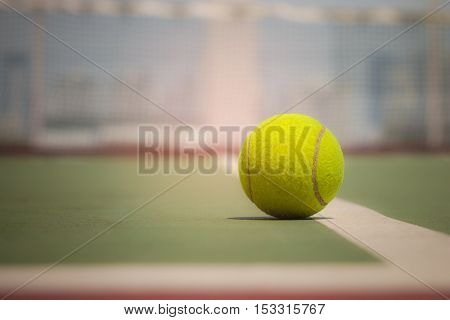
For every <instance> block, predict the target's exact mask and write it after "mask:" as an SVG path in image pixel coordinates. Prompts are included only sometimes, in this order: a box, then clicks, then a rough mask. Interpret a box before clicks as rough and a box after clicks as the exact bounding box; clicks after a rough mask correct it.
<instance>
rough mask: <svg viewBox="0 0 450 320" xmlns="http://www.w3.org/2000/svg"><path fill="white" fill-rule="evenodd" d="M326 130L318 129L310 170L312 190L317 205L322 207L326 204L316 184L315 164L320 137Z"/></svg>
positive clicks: (317, 158)
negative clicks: (317, 202)
mask: <svg viewBox="0 0 450 320" xmlns="http://www.w3.org/2000/svg"><path fill="white" fill-rule="evenodd" d="M326 130H327V128H325V127H322V129H320V132H319V134H318V135H317V140H316V144H315V146H314V156H313V168H312V175H311V179H312V183H313V188H314V195H315V197H316V199H317V201H319V203H320V204H321V205H322V206H326V205H327V203H326V202H325V200H323V198H322V196H321V195H320V192H319V184H318V182H317V162H318V160H319V151H320V142H321V140H322V137H323V135H324V134H325V131H326Z"/></svg>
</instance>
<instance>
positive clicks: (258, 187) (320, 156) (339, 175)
mask: <svg viewBox="0 0 450 320" xmlns="http://www.w3.org/2000/svg"><path fill="white" fill-rule="evenodd" d="M239 175H240V180H241V184H242V187H243V189H244V191H245V193H246V195H247V196H248V198H249V199H250V200H251V201H252V202H253V203H254V204H255V205H256V206H257V207H258V208H259V209H261V210H262V211H264V212H266V213H267V214H269V215H271V216H274V217H276V218H280V219H295V218H306V217H309V216H311V215H313V214H315V213H317V212H319V211H320V210H322V209H323V208H324V207H325V206H326V205H327V204H328V203H329V202H330V201H331V200H332V199H333V198H334V197H335V195H336V193H337V191H338V190H339V187H340V186H341V184H342V180H343V177H344V156H343V154H342V150H341V147H340V145H339V142H338V141H337V139H336V138H335V137H334V135H333V134H332V133H331V132H330V130H328V129H327V128H326V127H325V126H323V125H322V124H321V123H320V122H319V121H317V120H315V119H313V118H311V117H308V116H306V115H301V114H282V115H276V116H273V117H272V118H269V119H267V120H266V121H264V122H262V123H261V124H260V125H259V126H258V127H257V128H256V129H255V130H254V131H253V132H251V134H250V135H249V136H248V137H247V138H246V140H245V142H244V144H243V146H242V149H241V153H240V155H239Z"/></svg>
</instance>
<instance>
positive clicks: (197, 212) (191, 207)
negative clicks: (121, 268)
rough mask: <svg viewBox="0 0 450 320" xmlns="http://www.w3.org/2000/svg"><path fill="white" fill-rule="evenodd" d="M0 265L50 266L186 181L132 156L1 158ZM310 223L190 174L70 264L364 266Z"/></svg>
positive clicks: (233, 185) (218, 180) (360, 255)
mask: <svg viewBox="0 0 450 320" xmlns="http://www.w3.org/2000/svg"><path fill="white" fill-rule="evenodd" d="M0 163H1V164H0V168H1V169H0V170H1V176H2V180H1V192H0V194H1V196H0V197H1V198H0V203H1V216H0V217H1V218H0V235H1V243H2V245H1V246H0V261H1V263H3V264H6V263H8V264H17V263H48V262H52V261H55V260H57V259H59V258H61V257H62V256H64V255H65V254H67V253H68V252H69V251H70V250H72V249H73V248H76V247H77V246H78V245H80V244H81V243H83V242H85V241H86V240H88V239H89V238H91V237H92V236H94V235H95V234H97V233H98V232H100V231H102V230H104V229H105V228H107V227H108V226H110V225H111V224H113V223H114V222H115V221H117V220H118V219H119V218H121V217H122V216H124V215H125V214H127V213H128V212H130V211H131V210H133V209H134V208H136V207H138V206H139V205H141V204H142V203H144V202H145V201H147V200H149V199H151V198H152V197H154V196H155V195H157V194H158V193H160V192H161V190H164V189H165V188H167V187H169V186H170V185H172V184H173V183H175V182H176V181H178V180H179V179H180V178H181V177H182V176H176V175H174V176H138V175H137V174H136V162H135V160H134V159H133V158H120V159H117V158H91V157H61V158H29V159H24V158H3V159H1V162H0ZM374 260H375V258H374V257H372V256H371V255H370V254H368V253H367V252H365V251H363V250H362V249H360V248H358V247H357V246H355V245H353V244H351V243H350V242H348V241H347V240H345V239H343V238H342V237H340V236H339V235H337V234H335V233H334V232H333V231H331V230H329V229H327V228H326V227H325V226H323V225H321V224H319V223H317V222H316V221H314V220H305V221H278V220H273V219H266V216H265V215H264V214H262V213H261V212H260V211H259V210H258V209H256V207H254V205H253V204H252V203H250V202H249V201H248V199H247V198H246V197H245V195H244V193H243V192H242V190H241V187H240V184H239V180H238V179H237V178H236V177H233V176H225V175H223V174H221V175H214V176H202V175H194V176H192V177H190V178H188V179H186V180H185V181H183V182H182V183H180V184H179V185H177V186H176V187H174V188H173V189H172V190H171V191H169V192H167V193H166V194H164V195H162V196H161V197H159V198H158V199H156V200H155V201H153V202H152V203H150V204H149V205H148V206H146V207H145V208H143V209H141V210H139V211H138V212H136V213H134V214H133V215H132V216H130V217H129V218H128V219H126V220H125V221H124V222H122V223H121V224H119V225H117V226H115V227H114V228H113V229H112V230H111V231H109V232H108V233H106V234H104V235H103V236H101V237H100V238H98V239H96V240H95V241H93V242H92V243H91V244H90V245H88V246H87V247H86V248H83V249H82V250H80V251H79V252H78V253H76V254H75V255H73V256H72V257H71V258H70V259H68V260H67V262H92V263H93V262H96V263H98V262H105V263H106V262H120V263H124V262H133V263H135V262H213V263H214V262H220V263H223V262H225V263H226V262H359V261H360V262H366V261H374Z"/></svg>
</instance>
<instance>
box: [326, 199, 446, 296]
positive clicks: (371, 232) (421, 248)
mask: <svg viewBox="0 0 450 320" xmlns="http://www.w3.org/2000/svg"><path fill="white" fill-rule="evenodd" d="M321 215H323V216H325V217H329V218H332V219H331V220H327V219H321V220H318V221H319V222H320V223H322V224H324V225H326V226H327V227H329V228H330V229H332V230H334V231H336V232H337V233H338V234H340V235H342V236H343V237H345V238H347V239H348V240H350V241H352V242H353V243H355V244H357V245H360V246H361V245H362V244H361V242H359V241H358V240H357V239H359V240H361V241H362V242H363V243H364V244H365V245H366V246H368V247H370V248H371V249H372V250H374V251H376V252H377V253H379V254H381V255H382V256H383V257H385V258H387V259H388V260H390V261H391V262H392V263H394V264H396V265H398V266H399V267H401V268H403V269H404V270H406V271H407V272H409V273H411V274H413V275H414V276H416V277H417V278H419V279H420V280H422V281H424V282H425V283H427V284H428V285H430V286H433V287H440V288H446V289H449V288H450V236H449V235H447V234H444V233H440V232H437V231H433V230H429V229H426V228H423V227H420V226H417V225H413V224H410V223H406V222H402V221H399V220H395V219H392V218H389V217H386V216H384V215H382V214H380V213H378V212H376V211H374V210H371V209H368V208H366V207H363V206H360V205H357V204H354V203H351V202H348V201H344V200H341V199H335V200H334V201H333V202H332V205H329V206H328V207H326V208H325V209H324V210H323V211H322V212H321ZM363 247H365V246H363ZM365 249H367V248H365Z"/></svg>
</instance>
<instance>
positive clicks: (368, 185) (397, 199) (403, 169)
mask: <svg viewBox="0 0 450 320" xmlns="http://www.w3.org/2000/svg"><path fill="white" fill-rule="evenodd" d="M449 190H450V155H448V154H445V155H414V156H412V155H384V156H353V157H346V172H345V181H344V184H343V186H342V189H341V191H340V193H339V196H340V197H342V198H344V199H347V200H350V201H353V202H356V203H359V204H362V205H364V206H366V207H369V208H371V209H374V210H376V211H378V212H380V213H382V214H384V215H387V216H389V217H391V218H394V219H398V220H402V221H405V222H409V223H412V224H417V225H419V226H423V227H425V228H428V229H433V230H437V231H440V232H445V233H447V234H450V213H449V201H450V199H449V196H450V194H449Z"/></svg>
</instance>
